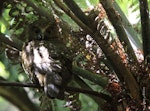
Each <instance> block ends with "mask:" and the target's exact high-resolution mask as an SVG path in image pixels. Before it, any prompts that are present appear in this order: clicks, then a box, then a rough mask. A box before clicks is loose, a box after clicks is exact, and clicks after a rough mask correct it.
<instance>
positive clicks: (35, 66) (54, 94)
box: [21, 21, 71, 99]
mask: <svg viewBox="0 0 150 111" xmlns="http://www.w3.org/2000/svg"><path fill="white" fill-rule="evenodd" d="M58 38H59V29H58V26H57V25H56V24H54V23H51V24H50V23H48V22H40V21H36V22H34V23H32V24H31V25H30V26H29V30H28V41H27V42H26V43H25V44H24V46H23V49H22V54H21V57H22V65H23V67H24V70H25V72H26V73H27V74H28V75H29V78H30V79H31V80H32V81H33V83H36V84H39V85H41V86H43V87H44V91H45V93H46V94H47V96H48V97H50V98H58V99H63V96H64V88H65V86H66V85H67V83H68V81H69V80H70V79H71V61H70V60H69V59H67V58H66V57H65V56H64V53H65V51H66V47H65V45H64V44H63V43H62V41H61V40H59V39H58Z"/></svg>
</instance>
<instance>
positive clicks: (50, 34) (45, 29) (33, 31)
mask: <svg viewBox="0 0 150 111" xmlns="http://www.w3.org/2000/svg"><path fill="white" fill-rule="evenodd" d="M28 32H29V37H28V40H29V41H32V40H39V41H41V40H46V41H47V40H53V39H55V38H58V36H59V27H58V25H57V23H56V22H54V21H53V22H50V21H46V20H43V19H42V20H37V21H35V22H33V23H32V24H30V26H29V29H28Z"/></svg>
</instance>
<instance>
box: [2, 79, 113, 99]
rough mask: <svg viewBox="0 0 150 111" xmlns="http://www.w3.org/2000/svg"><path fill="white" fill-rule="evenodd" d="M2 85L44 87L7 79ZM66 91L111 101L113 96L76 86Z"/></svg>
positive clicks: (67, 88)
mask: <svg viewBox="0 0 150 111" xmlns="http://www.w3.org/2000/svg"><path fill="white" fill-rule="evenodd" d="M0 86H13V87H30V88H40V89H41V88H43V87H41V86H40V85H37V84H32V83H19V82H7V81H0ZM65 90H66V91H68V92H78V93H84V94H89V95H93V96H97V97H102V98H104V99H105V100H108V101H110V100H111V99H112V98H111V97H110V96H108V95H105V94H103V93H98V92H96V91H90V90H86V89H80V88H75V87H66V88H65Z"/></svg>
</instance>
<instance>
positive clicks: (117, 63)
mask: <svg viewBox="0 0 150 111" xmlns="http://www.w3.org/2000/svg"><path fill="white" fill-rule="evenodd" d="M54 1H59V0H54ZM61 5H62V4H61ZM109 5H111V4H109ZM61 7H62V6H61ZM61 7H60V8H61ZM73 13H75V12H73ZM66 14H68V13H66ZM68 16H69V14H68ZM72 19H73V20H74V18H72ZM74 21H75V20H74ZM87 21H88V19H87ZM75 22H76V21H75ZM76 23H77V24H78V25H79V26H80V27H81V28H82V29H83V30H84V31H86V32H87V33H88V34H90V35H91V36H92V37H93V38H94V40H95V41H96V42H97V43H98V45H99V46H100V47H101V49H102V51H103V52H104V54H105V55H106V57H107V59H108V61H109V62H110V63H111V65H112V67H113V69H114V71H115V72H116V74H117V76H118V78H119V79H120V81H122V82H123V81H125V83H126V84H127V86H128V88H129V90H130V92H131V95H132V96H133V97H134V98H136V99H139V98H140V91H139V87H138V84H137V82H136V80H135V78H134V77H133V75H132V73H131V72H130V70H129V69H128V68H127V67H126V66H125V64H124V63H123V62H122V61H121V58H120V56H119V55H118V54H116V53H114V50H113V49H112V48H111V47H110V46H109V45H107V44H108V43H107V41H106V40H105V39H104V38H103V36H102V35H101V34H100V33H99V32H98V31H97V30H95V28H91V25H88V24H86V25H84V26H82V25H81V24H79V23H78V22H76ZM85 26H86V27H85Z"/></svg>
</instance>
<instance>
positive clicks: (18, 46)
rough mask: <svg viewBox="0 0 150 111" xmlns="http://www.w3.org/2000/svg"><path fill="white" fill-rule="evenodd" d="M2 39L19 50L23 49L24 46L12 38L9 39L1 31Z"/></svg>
mask: <svg viewBox="0 0 150 111" xmlns="http://www.w3.org/2000/svg"><path fill="white" fill-rule="evenodd" d="M0 40H1V42H3V43H5V44H7V45H9V46H11V47H14V48H16V49H17V50H19V51H21V50H22V46H20V45H18V44H17V43H15V42H14V41H11V40H10V39H8V38H7V37H5V35H4V34H2V33H0Z"/></svg>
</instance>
